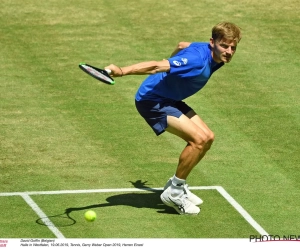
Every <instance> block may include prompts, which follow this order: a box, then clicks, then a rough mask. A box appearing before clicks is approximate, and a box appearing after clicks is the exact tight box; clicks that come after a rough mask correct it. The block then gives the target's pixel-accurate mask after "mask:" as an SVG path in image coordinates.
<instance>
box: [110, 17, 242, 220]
mask: <svg viewBox="0 0 300 250" xmlns="http://www.w3.org/2000/svg"><path fill="white" fill-rule="evenodd" d="M240 40H241V31H240V28H239V27H238V26H237V25H235V24H233V23H230V22H221V23H219V24H217V25H215V26H214V27H213V28H212V35H211V38H210V39H209V42H192V43H190V42H180V43H179V44H178V45H177V47H176V48H175V50H174V52H173V53H172V54H171V57H170V58H169V59H167V60H161V61H148V62H141V63H137V64H134V65H130V66H126V67H118V66H116V65H114V64H111V65H109V66H107V67H105V68H108V69H110V70H111V71H112V73H111V76H113V77H121V76H125V75H141V74H149V76H148V77H147V78H146V79H145V80H144V82H143V83H142V84H141V86H140V87H139V89H138V91H137V93H136V95H135V104H136V108H137V110H138V112H139V113H140V114H141V116H142V117H143V118H144V119H145V121H146V122H147V123H148V124H149V126H150V127H151V128H152V129H153V131H154V132H155V134H156V135H160V134H162V133H163V132H164V131H167V132H169V133H171V134H174V135H176V136H178V137H180V138H181V139H183V140H184V141H185V142H186V143H187V145H186V146H185V148H184V149H183V151H182V153H181V154H180V156H179V162H178V165H177V169H176V171H175V173H174V176H173V177H171V178H170V179H169V180H168V181H167V183H166V185H165V188H164V192H163V193H162V194H161V200H162V202H163V203H164V204H165V205H167V206H170V207H173V208H174V209H175V210H176V211H177V212H178V213H179V214H188V215H196V214H198V213H199V212H200V208H199V205H201V204H202V202H203V201H202V200H201V198H199V197H198V196H196V195H195V194H193V193H192V192H191V191H190V190H189V189H188V185H187V183H186V179H187V177H188V176H189V174H190V172H191V170H192V169H193V168H194V167H195V166H196V165H197V164H198V163H199V162H200V160H201V159H202V158H203V157H204V155H205V154H206V152H207V151H208V150H209V149H210V147H211V145H212V143H213V141H214V133H213V132H212V131H211V130H210V128H209V127H208V126H207V125H206V124H205V123H204V121H202V119H201V118H200V116H199V115H198V114H197V113H196V112H195V111H194V109H192V108H191V107H190V106H188V105H187V104H186V103H185V102H183V100H184V99H186V98H187V97H189V96H191V95H194V94H195V93H197V92H198V91H199V90H200V89H202V88H203V87H204V86H205V84H206V83H207V81H208V80H209V78H210V77H211V75H212V74H213V73H214V72H215V71H217V70H218V69H220V68H221V67H222V66H223V65H224V64H225V63H229V62H230V61H231V59H232V57H233V55H234V54H235V52H236V49H237V45H238V43H239V41H240Z"/></svg>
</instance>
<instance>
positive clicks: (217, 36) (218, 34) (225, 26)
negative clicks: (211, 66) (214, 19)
mask: <svg viewBox="0 0 300 250" xmlns="http://www.w3.org/2000/svg"><path fill="white" fill-rule="evenodd" d="M211 33H212V35H211V37H212V38H213V39H214V40H216V41H220V40H222V39H223V38H225V39H228V40H235V41H237V42H239V41H240V40H241V39H242V34H241V28H240V27H238V26H237V25H235V24H234V23H230V22H221V23H218V24H217V25H215V26H214V27H213V28H212V30H211Z"/></svg>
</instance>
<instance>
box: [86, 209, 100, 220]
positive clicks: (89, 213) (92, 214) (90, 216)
mask: <svg viewBox="0 0 300 250" xmlns="http://www.w3.org/2000/svg"><path fill="white" fill-rule="evenodd" d="M84 218H85V219H86V220H87V221H89V222H92V221H94V220H96V218H97V215H96V213H95V212H94V211H92V210H89V211H86V212H85V214H84Z"/></svg>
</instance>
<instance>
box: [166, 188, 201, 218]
mask: <svg viewBox="0 0 300 250" xmlns="http://www.w3.org/2000/svg"><path fill="white" fill-rule="evenodd" d="M160 198H161V200H162V202H163V203H164V204H165V205H167V206H169V207H173V208H174V209H175V210H176V211H177V212H178V213H179V214H182V215H197V214H199V213H200V208H199V207H197V206H196V205H195V204H193V203H192V202H191V201H189V199H188V197H187V195H186V194H185V192H182V195H180V196H178V197H172V196H171V187H168V188H167V189H166V190H165V191H164V192H163V193H162V194H161V195H160Z"/></svg>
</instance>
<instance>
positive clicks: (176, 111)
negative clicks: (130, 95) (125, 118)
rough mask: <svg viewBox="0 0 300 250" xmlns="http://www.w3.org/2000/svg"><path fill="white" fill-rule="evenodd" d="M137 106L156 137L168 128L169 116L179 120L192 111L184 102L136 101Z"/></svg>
mask: <svg viewBox="0 0 300 250" xmlns="http://www.w3.org/2000/svg"><path fill="white" fill-rule="evenodd" d="M135 106H136V109H137V110H138V112H139V113H140V115H141V116H142V117H143V118H144V119H145V120H146V122H147V123H148V124H149V126H150V127H151V128H152V129H153V131H154V132H155V134H156V135H160V134H161V133H163V132H164V131H165V129H166V128H167V126H168V123H167V116H168V115H169V116H175V117H177V118H179V117H180V116H181V115H182V114H187V113H188V112H189V111H191V110H192V108H191V107H189V106H188V105H187V104H186V103H185V102H183V101H172V100H168V101H163V102H157V101H137V100H136V101H135Z"/></svg>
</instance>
